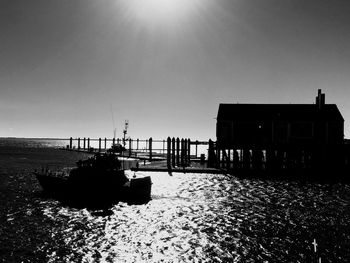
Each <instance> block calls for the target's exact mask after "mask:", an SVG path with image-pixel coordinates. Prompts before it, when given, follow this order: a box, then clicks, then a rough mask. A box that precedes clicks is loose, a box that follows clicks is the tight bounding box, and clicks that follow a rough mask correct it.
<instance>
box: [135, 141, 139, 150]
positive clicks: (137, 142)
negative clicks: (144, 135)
mask: <svg viewBox="0 0 350 263" xmlns="http://www.w3.org/2000/svg"><path fill="white" fill-rule="evenodd" d="M139 142H140V140H139V139H137V140H136V150H138V149H139Z"/></svg>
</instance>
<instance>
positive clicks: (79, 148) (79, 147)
mask: <svg viewBox="0 0 350 263" xmlns="http://www.w3.org/2000/svg"><path fill="white" fill-rule="evenodd" d="M78 150H80V137H79V138H78Z"/></svg>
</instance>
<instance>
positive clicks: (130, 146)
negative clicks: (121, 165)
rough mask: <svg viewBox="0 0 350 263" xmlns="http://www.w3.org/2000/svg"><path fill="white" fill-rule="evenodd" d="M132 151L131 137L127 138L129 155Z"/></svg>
mask: <svg viewBox="0 0 350 263" xmlns="http://www.w3.org/2000/svg"><path fill="white" fill-rule="evenodd" d="M131 152H132V139H129V157H130V156H131Z"/></svg>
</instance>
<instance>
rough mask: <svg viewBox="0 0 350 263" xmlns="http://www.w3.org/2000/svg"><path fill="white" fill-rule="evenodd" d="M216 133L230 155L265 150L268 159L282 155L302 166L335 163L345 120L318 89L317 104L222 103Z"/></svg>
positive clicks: (219, 141) (342, 138)
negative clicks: (236, 151) (235, 152)
mask: <svg viewBox="0 0 350 263" xmlns="http://www.w3.org/2000/svg"><path fill="white" fill-rule="evenodd" d="M216 135H217V149H218V150H219V151H221V154H222V156H226V158H230V154H231V152H230V150H240V152H244V151H246V152H247V151H249V153H250V154H251V155H253V152H254V151H263V155H262V156H263V159H264V162H266V161H268V159H269V158H270V159H276V158H277V156H278V155H279V156H282V159H284V161H283V162H284V163H287V162H289V163H290V162H292V163H294V165H295V164H296V163H298V165H299V166H305V165H307V163H308V162H309V163H312V162H313V163H317V164H319V163H320V162H324V161H326V162H327V163H332V165H333V164H334V162H336V161H337V160H340V159H341V149H342V145H343V144H344V119H343V117H342V115H341V113H340V111H339V109H338V107H337V105H335V104H325V95H324V94H322V93H321V90H318V96H317V97H316V103H315V104H220V106H219V111H218V115H217V127H216ZM227 156H229V157H227ZM231 159H232V158H231ZM231 159H230V160H231ZM241 159H242V158H241ZM241 161H242V160H241ZM280 165H281V164H280ZM284 166H286V165H284Z"/></svg>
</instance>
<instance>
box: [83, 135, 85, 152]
mask: <svg viewBox="0 0 350 263" xmlns="http://www.w3.org/2000/svg"><path fill="white" fill-rule="evenodd" d="M83 149H84V150H85V149H86V138H85V137H84V140H83Z"/></svg>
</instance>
